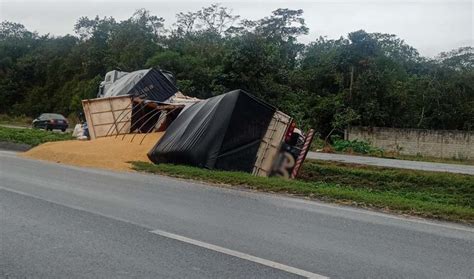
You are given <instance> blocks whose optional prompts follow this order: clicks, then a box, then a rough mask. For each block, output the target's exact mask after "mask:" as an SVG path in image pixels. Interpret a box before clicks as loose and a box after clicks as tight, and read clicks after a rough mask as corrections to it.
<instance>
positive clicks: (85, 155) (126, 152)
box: [22, 133, 163, 170]
mask: <svg viewBox="0 0 474 279" xmlns="http://www.w3.org/2000/svg"><path fill="white" fill-rule="evenodd" d="M162 135H163V133H151V134H148V135H147V136H146V137H145V139H144V141H143V143H142V144H140V141H141V140H142V138H143V137H144V134H137V135H136V136H135V138H134V139H133V141H132V142H131V139H132V137H133V134H128V135H126V136H125V138H124V139H123V140H122V136H119V137H117V138H115V136H112V137H105V138H98V139H95V140H91V141H79V140H69V141H57V142H48V143H44V144H41V145H39V146H37V147H35V148H33V149H30V150H29V151H27V152H25V153H23V155H22V156H24V157H28V158H34V159H40V160H47V161H53V162H57V163H64V164H69V165H76V166H82V167H97V168H104V169H111V170H130V163H127V162H130V161H144V162H149V161H150V160H149V159H148V157H147V155H146V154H147V153H148V151H150V149H151V148H152V147H153V146H154V145H155V144H156V143H157V142H158V140H159V139H160V138H161V136H162Z"/></svg>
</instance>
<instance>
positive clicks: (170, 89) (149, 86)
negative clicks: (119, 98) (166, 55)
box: [128, 69, 178, 102]
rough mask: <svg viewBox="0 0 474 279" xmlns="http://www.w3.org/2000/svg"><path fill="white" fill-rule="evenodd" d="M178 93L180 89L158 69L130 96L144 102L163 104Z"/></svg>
mask: <svg viewBox="0 0 474 279" xmlns="http://www.w3.org/2000/svg"><path fill="white" fill-rule="evenodd" d="M177 92H178V89H177V88H176V86H174V84H173V83H172V82H171V81H170V80H169V78H168V77H166V76H165V75H164V74H163V73H162V72H161V71H159V70H157V69H151V70H150V71H149V72H148V73H147V74H146V75H145V76H144V77H143V78H141V79H140V81H139V82H138V83H137V84H135V86H134V87H133V88H132V89H131V90H130V91H129V92H128V94H129V95H132V96H134V97H139V98H141V99H144V100H152V101H158V102H163V101H165V100H167V99H169V98H170V97H171V96H173V95H174V94H176V93H177Z"/></svg>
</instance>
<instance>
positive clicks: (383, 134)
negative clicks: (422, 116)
mask: <svg viewBox="0 0 474 279" xmlns="http://www.w3.org/2000/svg"><path fill="white" fill-rule="evenodd" d="M345 136H346V139H348V140H355V139H357V140H364V141H368V142H370V143H372V145H374V146H376V147H380V148H383V149H384V150H386V151H395V152H399V153H400V154H405V155H422V156H432V157H438V158H461V159H474V132H467V131H448V130H418V129H396V128H378V127H374V128H367V127H350V128H349V129H347V131H346V135H345Z"/></svg>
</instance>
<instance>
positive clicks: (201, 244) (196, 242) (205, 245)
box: [151, 230, 329, 279]
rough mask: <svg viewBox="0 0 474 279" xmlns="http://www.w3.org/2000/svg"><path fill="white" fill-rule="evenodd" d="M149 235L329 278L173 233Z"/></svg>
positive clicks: (298, 272)
mask: <svg viewBox="0 0 474 279" xmlns="http://www.w3.org/2000/svg"><path fill="white" fill-rule="evenodd" d="M151 233H154V234H157V235H160V236H164V237H167V238H171V239H174V240H178V241H181V242H185V243H189V244H192V245H196V246H199V247H203V248H206V249H209V250H213V251H216V252H219V253H223V254H227V255H230V256H233V257H237V258H241V259H244V260H247V261H251V262H254V263H258V264H261V265H265V266H269V267H271V268H275V269H279V270H282V271H285V272H288V273H293V274H296V275H299V276H303V277H306V278H311V279H329V277H326V276H323V275H319V274H316V273H312V272H309V271H306V270H302V269H299V268H296V267H291V266H288V265H284V264H281V263H277V262H274V261H270V260H266V259H262V258H259V257H255V256H252V255H249V254H246V253H242V252H239V251H235V250H231V249H227V248H224V247H220V246H217V245H213V244H210V243H206V242H202V241H199V240H195V239H191V238H187V237H185V236H181V235H177V234H174V233H169V232H165V231H162V230H153V231H151Z"/></svg>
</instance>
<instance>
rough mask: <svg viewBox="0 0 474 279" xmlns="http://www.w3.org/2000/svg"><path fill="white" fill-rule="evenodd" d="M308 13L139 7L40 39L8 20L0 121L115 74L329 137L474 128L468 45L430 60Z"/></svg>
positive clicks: (73, 108)
mask: <svg viewBox="0 0 474 279" xmlns="http://www.w3.org/2000/svg"><path fill="white" fill-rule="evenodd" d="M307 33H308V27H307V26H306V25H305V21H304V18H303V11H302V10H289V9H278V10H275V11H273V12H272V14H270V15H269V16H267V17H264V18H262V19H259V20H247V19H243V18H241V17H239V16H238V15H234V14H233V13H232V11H231V10H229V9H227V8H225V7H223V6H220V5H218V4H216V5H211V6H209V7H205V8H202V9H201V10H198V11H194V12H186V13H179V14H177V15H176V22H175V23H173V24H172V25H170V27H169V28H165V24H164V19H163V18H161V17H159V16H156V15H152V14H150V12H149V11H147V10H144V9H140V10H137V11H136V12H135V13H134V14H133V15H132V16H131V17H130V18H129V19H127V20H123V21H117V20H115V19H114V18H112V17H103V18H101V17H99V16H97V17H95V18H88V17H81V18H79V19H78V20H77V22H76V24H75V26H74V34H73V35H66V36H52V35H49V34H46V35H40V34H38V33H36V32H34V31H30V30H27V29H26V28H25V27H24V26H23V25H22V24H20V23H13V22H7V21H4V22H2V23H1V24H0V113H1V114H5V113H6V114H11V115H21V114H24V115H28V116H36V115H37V114H38V113H41V112H58V113H63V114H65V115H70V114H76V113H77V112H78V111H80V109H81V103H80V100H81V99H85V98H93V97H95V96H96V94H97V89H98V84H99V82H100V81H101V80H102V79H103V77H104V75H105V73H106V72H107V71H110V70H113V69H119V70H122V71H134V70H138V69H142V68H148V67H157V68H161V69H166V70H170V71H172V72H173V73H174V74H175V75H176V78H177V83H178V87H179V88H180V90H181V91H182V92H183V93H185V94H186V95H190V96H196V97H199V98H208V97H211V96H215V95H218V94H222V93H224V92H227V91H230V90H233V89H237V88H241V89H244V90H246V91H248V92H250V93H252V94H254V95H256V96H258V97H260V98H262V99H264V100H266V101H267V102H269V103H271V104H273V105H275V106H276V107H278V108H279V109H281V110H283V111H285V112H286V113H288V114H291V115H292V116H293V117H295V118H296V119H297V121H298V122H299V124H300V125H303V126H304V127H310V126H311V127H314V128H316V130H317V131H318V132H319V133H320V134H321V135H322V136H324V135H326V134H328V133H329V132H330V131H332V130H337V129H338V128H341V127H344V126H345V125H348V124H352V125H363V126H385V127H410V128H422V129H461V130H472V129H473V128H474V54H473V48H472V47H469V46H468V47H462V48H459V49H455V50H452V51H450V52H446V53H441V54H439V55H438V56H437V57H436V58H433V59H430V58H425V57H422V56H420V55H419V53H418V52H417V50H416V49H415V48H413V47H411V46H409V45H407V44H406V43H405V42H404V41H403V40H402V39H400V38H398V37H397V36H395V35H391V34H382V33H367V32H365V31H363V30H359V31H354V32H352V33H349V34H348V35H347V36H346V37H340V38H339V39H334V40H333V39H327V38H325V37H319V38H316V39H315V40H314V41H313V42H311V43H308V44H302V43H300V42H299V41H298V37H299V36H301V35H303V34H307Z"/></svg>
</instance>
